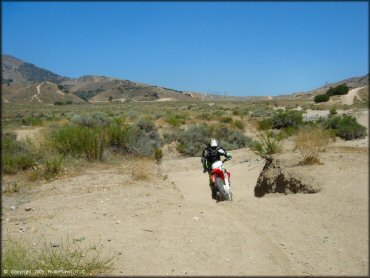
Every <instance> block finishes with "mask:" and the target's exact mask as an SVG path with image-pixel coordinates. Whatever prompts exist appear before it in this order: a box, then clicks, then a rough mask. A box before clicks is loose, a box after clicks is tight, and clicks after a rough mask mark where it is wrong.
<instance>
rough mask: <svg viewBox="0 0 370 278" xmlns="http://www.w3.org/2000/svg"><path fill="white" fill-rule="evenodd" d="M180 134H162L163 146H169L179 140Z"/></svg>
mask: <svg viewBox="0 0 370 278" xmlns="http://www.w3.org/2000/svg"><path fill="white" fill-rule="evenodd" d="M180 133H181V132H180ZM180 133H179V132H171V133H164V134H163V140H162V141H163V144H170V143H172V142H175V141H177V140H178V139H179V138H180Z"/></svg>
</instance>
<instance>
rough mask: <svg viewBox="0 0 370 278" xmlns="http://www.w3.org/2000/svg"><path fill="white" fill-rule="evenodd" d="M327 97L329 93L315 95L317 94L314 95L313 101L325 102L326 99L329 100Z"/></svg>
mask: <svg viewBox="0 0 370 278" xmlns="http://www.w3.org/2000/svg"><path fill="white" fill-rule="evenodd" d="M329 98H330V97H329V95H326V94H323V95H317V96H315V98H314V101H315V102H316V103H318V102H326V101H328V100H329Z"/></svg>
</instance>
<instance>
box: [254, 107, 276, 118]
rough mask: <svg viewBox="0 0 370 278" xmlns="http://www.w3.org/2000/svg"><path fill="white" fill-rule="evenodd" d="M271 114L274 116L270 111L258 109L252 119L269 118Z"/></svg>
mask: <svg viewBox="0 0 370 278" xmlns="http://www.w3.org/2000/svg"><path fill="white" fill-rule="evenodd" d="M271 114H272V113H271V111H269V110H268V109H265V108H257V109H256V110H254V111H253V112H252V114H251V117H268V116H270V115H271Z"/></svg>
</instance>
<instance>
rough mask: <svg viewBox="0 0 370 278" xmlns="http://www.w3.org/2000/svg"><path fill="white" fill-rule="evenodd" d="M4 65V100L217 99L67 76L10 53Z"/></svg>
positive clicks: (127, 82) (118, 81)
mask: <svg viewBox="0 0 370 278" xmlns="http://www.w3.org/2000/svg"><path fill="white" fill-rule="evenodd" d="M1 69H2V80H1V83H2V91H3V95H2V97H3V101H4V102H26V103H27V102H41V103H54V102H55V101H72V102H74V103H76V102H92V103H93V102H108V101H122V102H123V101H178V100H191V99H217V97H216V96H207V95H203V94H201V93H195V92H185V91H179V90H174V89H170V88H165V87H160V86H154V85H148V84H144V83H138V82H133V81H130V80H122V79H118V78H111V77H105V76H92V75H86V76H82V77H80V78H67V77H63V76H59V75H57V74H55V73H52V72H50V71H48V70H45V69H41V68H38V67H37V66H35V65H32V64H30V63H27V62H25V61H22V60H20V59H17V58H15V57H13V56H10V55H2V64H1ZM38 86H39V87H38ZM37 88H39V89H41V94H40V93H39V92H38V91H37V90H36V89H37ZM35 94H36V96H35Z"/></svg>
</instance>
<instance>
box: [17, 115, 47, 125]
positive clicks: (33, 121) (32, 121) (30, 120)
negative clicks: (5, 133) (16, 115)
mask: <svg viewBox="0 0 370 278" xmlns="http://www.w3.org/2000/svg"><path fill="white" fill-rule="evenodd" d="M21 123H22V124H23V125H26V126H41V125H42V119H40V118H36V117H34V116H28V117H25V118H23V119H22V121H21Z"/></svg>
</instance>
